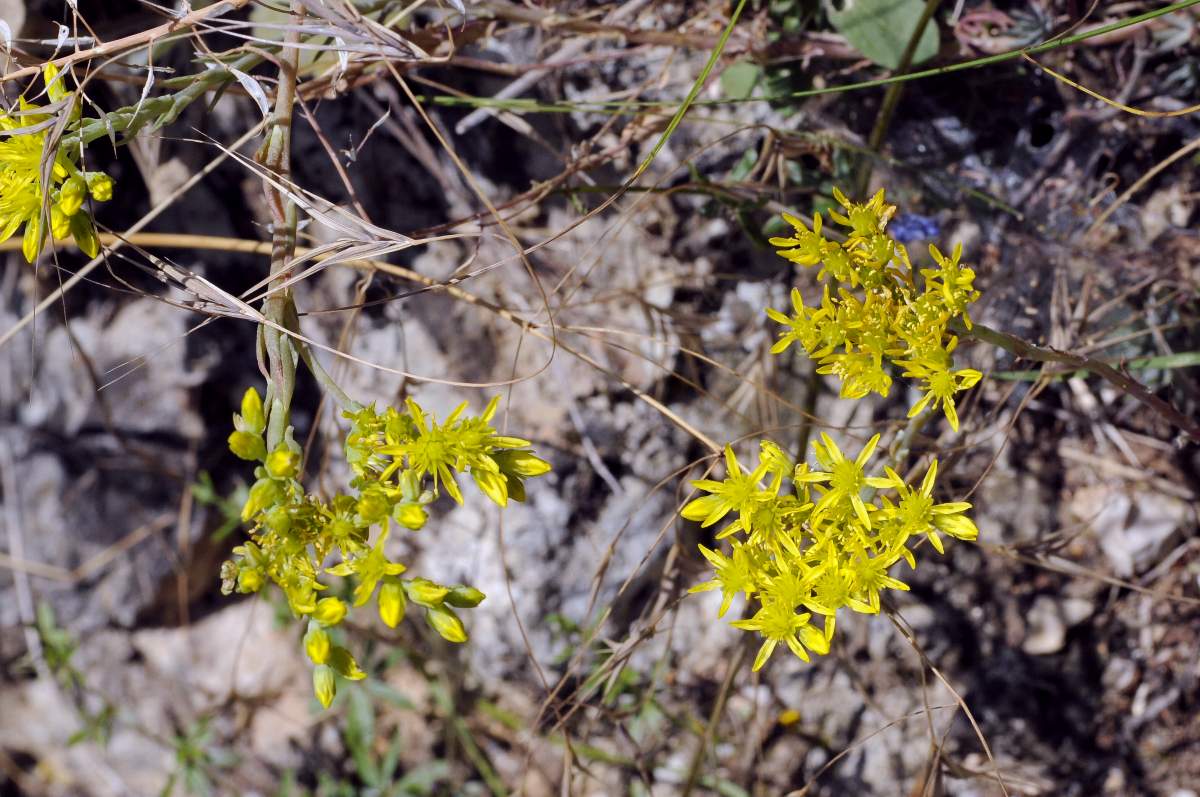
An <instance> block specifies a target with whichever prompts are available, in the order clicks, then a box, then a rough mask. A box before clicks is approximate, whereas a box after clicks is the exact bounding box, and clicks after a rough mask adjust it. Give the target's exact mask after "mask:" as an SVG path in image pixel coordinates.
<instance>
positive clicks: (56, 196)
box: [0, 64, 112, 263]
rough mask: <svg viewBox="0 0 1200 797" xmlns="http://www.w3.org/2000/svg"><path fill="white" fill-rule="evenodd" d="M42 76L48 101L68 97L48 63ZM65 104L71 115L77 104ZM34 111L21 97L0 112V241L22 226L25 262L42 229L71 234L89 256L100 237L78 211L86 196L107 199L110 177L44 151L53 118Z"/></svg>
mask: <svg viewBox="0 0 1200 797" xmlns="http://www.w3.org/2000/svg"><path fill="white" fill-rule="evenodd" d="M43 78H44V81H45V83H46V86H47V96H48V97H49V98H50V99H51V100H52V101H54V102H59V101H62V100H64V99H66V98H67V97H68V95H69V92H68V91H67V89H66V86H65V78H64V76H63V75H60V74H59V72H58V70H57V69H56V68H55V67H54V65H53V64H48V65H47V66H46V67H45V68H44V69H43ZM71 107H72V109H73V110H72V112H71V113H72V116H77V115H78V105H76V104H73V103H72V105H71ZM39 110H40V108H39V106H36V105H32V104H30V103H29V102H27V101H26V100H25V99H24V98H21V99H20V102H19V103H18V109H17V111H16V112H6V111H3V110H0V241H5V240H7V239H8V238H10V237H11V236H13V235H15V234H16V233H17V231H18V230H20V229H21V228H22V227H24V232H23V234H22V244H21V251H22V253H23V254H24V255H25V259H26V260H28V261H29V262H31V263H32V262H33V261H34V260H36V259H37V256H38V254H40V252H41V250H42V245H43V243H44V242H45V239H46V233H47V232H49V233H50V234H51V236H52V237H54V238H66V237H68V236H73V237H74V238H75V243H76V245H78V246H79V248H80V249H81V250H82V251H83V252H84V253H85V254H87V255H88V257H95V256H96V254H97V253H98V252H99V249H100V240H99V238H98V237H97V236H96V229H95V227H94V226H93V224H92V220H91V218H90V217H88V215H87V214H86V213H82V212H80V210H81V208H82V207H83V203H84V200H85V199H86V198H87V196H88V195H89V194H90V195H91V196H92V198H93V199H95V200H97V201H100V202H103V201H105V200H107V199H109V198H111V197H112V179H111V178H110V177H108V175H105V174H102V173H100V172H90V173H89V172H84V171H81V170H80V169H79V167H78V165H77V164H76V163H75V161H74V160H73V157H74V153H70V152H67V151H66V150H64V149H60V150H58V151H57V152H47V151H46V143H47V142H46V132H47V131H48V130H49V129H50V128H51V127H53V121H54V120H53V118H52V117H49V116H47V115H46V114H41V113H38V111H39ZM47 159H49V160H51V163H50V165H49V176H50V183H49V185H43V183H42V169H43V162H44V161H45V160H47Z"/></svg>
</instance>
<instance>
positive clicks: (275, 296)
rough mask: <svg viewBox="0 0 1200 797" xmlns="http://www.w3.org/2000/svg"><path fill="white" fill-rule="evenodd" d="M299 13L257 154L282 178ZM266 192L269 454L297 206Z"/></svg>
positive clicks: (288, 387)
mask: <svg viewBox="0 0 1200 797" xmlns="http://www.w3.org/2000/svg"><path fill="white" fill-rule="evenodd" d="M303 15H304V11H303V7H302V6H301V5H300V3H299V0H293V2H292V20H291V21H292V27H291V28H290V29H289V31H288V35H287V39H286V41H285V45H284V48H283V51H282V52H281V53H280V58H279V88H278V90H277V91H276V93H275V109H274V112H273V114H272V119H271V126H270V127H269V129H268V131H267V138H266V141H264V142H263V148H262V150H261V151H260V152H261V156H262V163H263V166H265V167H266V168H267V169H269V170H270V171H272V172H274V173H275V174H276V175H278V176H279V177H280V178H281V179H282V180H287V178H288V176H289V175H290V173H291V148H292V109H293V107H294V105H295V102H296V73H297V71H298V69H299V63H300V49H299V47H296V46H295V45H297V44H299V43H300V32H299V28H300V22H301V17H303ZM287 45H292V46H290V47H289V46H287ZM264 190H265V192H266V199H267V206H268V207H269V208H270V212H271V283H270V293H269V294H268V295H267V298H266V299H264V300H263V315H265V316H266V317H267V319H269V320H270V321H272V322H273V323H274V324H275V326H273V327H271V328H269V329H267V330H265V333H264V339H265V341H266V348H267V363H268V372H269V374H270V379H271V385H272V387H273V400H272V402H271V405H270V407H269V415H268V419H267V450H268V451H273V450H274V449H275V448H276V447H277V446H279V445H280V444H281V443H282V442H283V440H284V436H285V434H286V432H287V428H288V420H289V416H290V413H291V406H292V394H293V393H294V391H295V387H296V349H295V347H294V346H293V345H292V341H291V337H290V336H288V335H287V334H286V333H284V332H282V331H281V329H285V328H286V327H287V321H288V315H289V313H290V314H292V315H293V316H294V315H295V308H294V307H293V305H292V293H291V291H290V290H288V289H287V288H286V287H285V286H286V283H287V279H288V277H289V276H290V272H289V270H288V263H289V262H290V261H291V259H292V255H293V254H294V252H295V250H296V223H297V211H296V205H295V204H294V203H293V202H292V201H291V200H290V199H289V198H288V197H287V196H285V195H284V193H283V192H282V191H280V190H278V189H277V188H275V187H274V185H272V184H271V183H269V182H267V183H265V184H264Z"/></svg>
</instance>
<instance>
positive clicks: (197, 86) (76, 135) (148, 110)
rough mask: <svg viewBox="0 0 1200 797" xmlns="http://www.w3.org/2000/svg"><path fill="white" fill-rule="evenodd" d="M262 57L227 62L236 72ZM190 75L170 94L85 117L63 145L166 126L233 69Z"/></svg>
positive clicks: (128, 135) (73, 146)
mask: <svg viewBox="0 0 1200 797" xmlns="http://www.w3.org/2000/svg"><path fill="white" fill-rule="evenodd" d="M262 60H263V57H262V56H261V55H258V54H256V53H251V54H248V55H243V56H242V57H241V58H239V59H237V60H236V61H234V62H233V63H232V64H231V65H230V66H231V68H233V69H236V70H238V71H239V72H246V71H249V70H251V69H253V68H254V67H256V66H258V64H260V63H262ZM190 78H191V82H190V83H188V85H187V86H186V88H184V89H182V90H180V91H177V92H175V93H174V94H164V95H162V96H160V97H150V98H148V99H146V100H144V101H142V102H139V103H137V104H136V105H130V106H127V107H125V108H118V109H117V110H115V111H110V112H108V113H106V114H104V116H102V117H100V118H98V119H85V120H84V121H83V123H82V124H81V125H80V127H79V129H78V130H75V131H73V132H71V133H68V134H67V135H65V136H63V141H62V144H63V146H64V147H66V148H68V149H69V150H74V149H78V148H79V147H80V146H81V145H87V144H90V143H92V142H93V141H96V140H97V139H100V138H104V137H105V136H109V135H114V136H115V135H116V134H117V133H120V134H122V136H123V137H124V138H126V139H129V138H133V137H134V136H136V135H137V134H138V133H142V132H150V131H154V130H158V129H160V128H163V127H166V126H167V125H169V124H171V123H172V122H174V121H175V120H176V119H178V118H179V115H180V114H181V113H183V111H184V109H185V108H187V107H188V106H189V105H191V104H192V103H193V102H195V101H196V100H198V99H200V98H201V97H203V96H204V95H205V94H207V93H208V92H210V91H212V90H214V89H218V88H220V87H222V86H224V85H225V84H227V83H228V82H229V81H231V80H233V73H232V72H230V71H229V69H221V68H219V67H217V68H213V69H206V70H205V71H203V72H201V73H200V74H198V75H193V76H190Z"/></svg>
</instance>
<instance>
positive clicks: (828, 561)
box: [682, 434, 979, 670]
mask: <svg viewBox="0 0 1200 797" xmlns="http://www.w3.org/2000/svg"><path fill="white" fill-rule="evenodd" d="M878 442H879V435H875V436H874V437H872V438H871V439H870V440H869V441H868V442H867V444H866V446H864V447H863V449H862V451H861V452H860V453H859V455H858V456H857V457H856V458H854V459H849V458H848V457H847V456H846V455H845V454H843V453H842V451H841V450H840V449H839V448H838V446H837V444H836V443H835V442H834V441H833V439H832V438H830V437H829V435H826V434H822V435H821V440H820V442H816V443H813V453H814V455H815V458H816V461H817V463H818V467H819V468H821V469H820V470H813V469H811V468H810V467H809V465H808V464H807V463H805V462H801V463H796V462H793V461H792V460H791V458H790V457H788V455H787V454H786V453H784V451H783V449H781V448H780V447H779V446H778V445H776V444H775V443H773V442H771V441H770V440H763V441H762V442H761V444H760V446H761V453H760V455H759V462H758V465H757V466H756V467H755V468H754V470H752V471H748V472H747V471H745V470H743V469H742V467H741V465H740V464H739V463H738V460H737V457H736V456H735V455H734V453H733V449H732V448H730V447H729V446H726V447H725V464H726V469H727V474H726V476H725V478H724V479H723V480H721V481H715V480H711V479H701V480H699V481H695V482H693V483H692V484H693V486H695V487H696V488H697V489H699V490H702V491H704V492H706V493H708V495H705V496H702V497H700V498H697V499H695V500H694V501H692V502H690V503H689V504H687V506H685V507H684V508H683V513H682V514H683V517H685V518H687V519H688V520H695V521H699V522H700V523H701V525H702V526H704V527H707V526H712V525H713V524H715V523H717V522H718V521H720V520H722V519H723V518H725V517H726V516H728V515H730V514H733V515H736V517H734V519H733V522H731V523H730V524H729V525H727V526H726V527H725V528H724V529H722V530H721V531H720V532H719V533H718V534H717V539H718V540H721V539H726V538H729V539H730V545H731V552H730V553H729V555H725V554H722V553H720V552H719V551H714V550H711V549H709V548H706V547H705V546H703V545H701V546H700V552H701V553H702V554H703V555H704V558H705V559H707V560H708V561H709V563H711V564H712V566H713V568H714V569H715V574H714V577H713V578H712V580H710V581H707V582H705V583H703V584H700V585H698V586H695V587H693V588H692V590H691V591H692V592H704V591H707V590H713V589H719V590H721V594H722V596H723V600H722V602H721V609H720V611H719V612H718V616H719V617H720V616H724V615H725V613H726V612H727V611H728V610H729V606H730V604H731V603H732V601H733V598H734V596H736V595H737V594H738V593H739V592H740V593H742V594H743V595H745V597H746V599H747V601H753V602H756V603H757V605H758V610H757V611H756V612H755V613H754V614H753V616H751V617H750V618H749V619H746V620H738V621H735V622H734V623H733V625H734V626H735V627H737V628H740V629H743V630H746V631H755V632H757V633H758V634H760V635H761V636H762V637H763V643H762V647H760V648H759V651H758V656H757V657H755V659H754V669H755V670H758V669H760V668H761V667H762V666H763V665H764V664H765V663H766V662H767V659H768V658H770V656H771V653H772V652H773V651H774V650H775V648H776V646H778V645H779V644H780V643H782V644H785V645H787V647H788V648H789V649H790V650H791V651H792V652H793V653H795V654H796V655H797V656H799V657H800V658H801V659H803V660H805V661H808V660H809V655H808V652H809V651H812V652H814V653H818V654H825V653H828V652H829V642H830V640H831V639H832V638H833V634H834V629H835V628H836V618H837V613H838V611H839V610H841V609H843V608H849V609H851V610H852V611H856V612H863V613H866V614H874V613H877V612H878V611H879V606H880V602H879V595H880V592H881V591H883V590H885V589H900V590H907V589H908V586H907V585H905V584H904V583H903V582H902V581H900V580H898V579H896V578H893V577H892V576H890V575H889V570H890V569H891V567H892V565H894V564H896V563H897V562H899V561H900V560H901V559H903V560H904V561H906V562H907V563H908V564H909V566H910V567H916V558H915V557H914V555H913V552H912V549H911V548H910V545H911V544H912V543H913V542H914V541H916V540H920V539H927V540H929V542H930V543H931V544H932V545H933V547H934V548H935V549H936V550H937V551H938V553H942V552H943V550H944V549H943V546H942V540H941V537H940V536H939V535H940V534H948V535H950V536H951V537H957V538H959V539H963V540H973V539H975V538H976V537H977V536H978V534H979V531H978V529H976V527H975V524H974V523H973V522H972V521H971V519H970V518H968V517H966V515H964V514H963V513H964V512H965V511H966V510H967V509H969V508H970V507H971V505H970V504H968V503H965V502H962V501H958V502H952V503H943V504H937V503H934V499H933V487H934V482H935V480H936V478H937V460H936V459H935V460H933V462H932V463H931V464H930V466H929V470H928V471H927V472H926V474H925V478H924V479H923V480H922V481H921V484H920V486H918V487H913V486H911V485H909V484H908V483H907V482H905V480H904V479H903V478H902V477H901V476H900V475H899V474H898V473H896V471H894V470H892V469H891V468H890V467H884V473H883V475H876V476H868V475H867V471H866V465H867V462H868V461H869V460H870V458H871V454H872V453H873V452H874V450H875V446H876V444H877V443H878ZM865 490H876V491H880V492H877V493H876V496H877V500H864V498H863V492H864V491H865ZM818 616H819V617H821V618H822V624H821V626H820V627H819V628H818V627H817V626H816V625H815V624H814V623H813V620H814V619H815V618H816V617H818Z"/></svg>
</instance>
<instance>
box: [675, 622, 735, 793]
mask: <svg viewBox="0 0 1200 797" xmlns="http://www.w3.org/2000/svg"><path fill="white" fill-rule="evenodd" d="M745 661H746V644H745V642H742V641H739V644H738V646H737V650H736V651H735V652H734V654H733V659H731V660H730V662H729V666H728V668H726V670H725V680H724V681H722V682H721V689H720V691H719V692H717V701H716V702H715V703H713V707H712V713H711V714H709V716H708V724H707V725H705V726H704V735H703V736H702V737H701V738H700V746H699V747H697V748H696V752H695V754H693V755H692V763H691V765H690V766H689V767H688V776H687V782H686V783H685V784H684V786H683V791H682V792H680V797H691V794H692V791H694V790H695V788H696V784H697V783H699V781H700V770H701V769H703V767H704V759H705V757H706V756H707V755H708V748H709V747H711V746H712V743H713V738H714V737H715V736H716V734H717V725H718V724H719V723H720V722H721V716H722V715H723V714H724V713H725V703H726V701H728V700H729V693H730V692H731V691H733V682H734V679H736V678H737V675H738V673H739V672H740V671H741V669H742V664H743V663H744V662H745Z"/></svg>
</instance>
